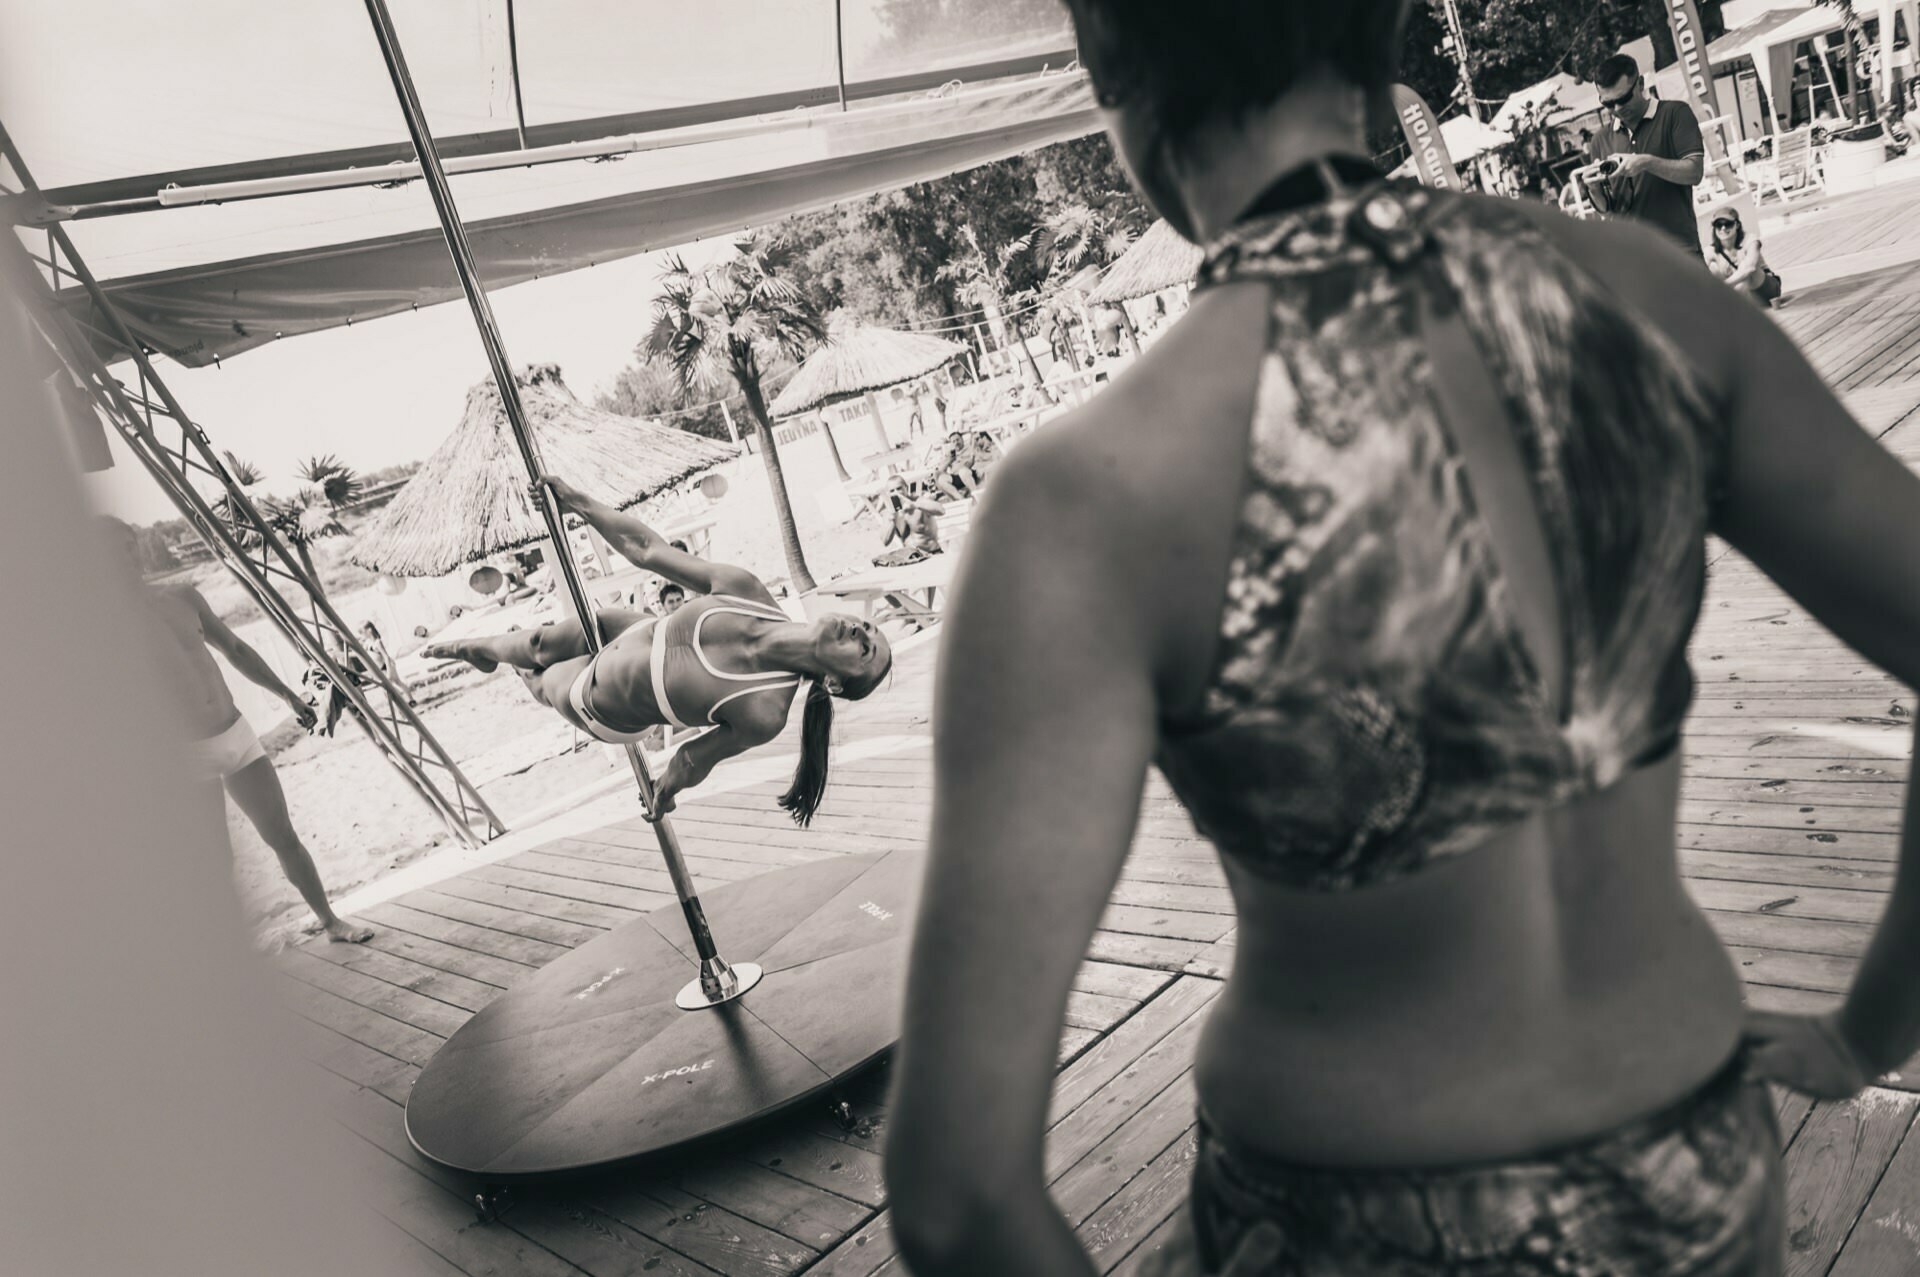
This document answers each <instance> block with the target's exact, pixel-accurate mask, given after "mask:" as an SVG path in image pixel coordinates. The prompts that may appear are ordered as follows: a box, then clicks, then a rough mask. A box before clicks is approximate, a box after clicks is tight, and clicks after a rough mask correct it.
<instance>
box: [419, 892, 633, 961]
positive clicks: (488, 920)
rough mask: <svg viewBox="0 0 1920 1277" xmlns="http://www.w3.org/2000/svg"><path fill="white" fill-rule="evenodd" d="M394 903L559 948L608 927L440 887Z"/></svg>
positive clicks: (594, 934) (591, 935) (595, 934)
mask: <svg viewBox="0 0 1920 1277" xmlns="http://www.w3.org/2000/svg"><path fill="white" fill-rule="evenodd" d="M394 903H395V904H398V905H402V906H404V907H405V908H408V909H411V910H413V911H414V912H415V913H426V914H432V915H433V916H435V917H439V918H445V919H447V920H448V921H450V922H464V923H468V924H471V925H473V926H476V927H485V928H486V929H487V930H489V931H498V932H500V933H501V934H502V935H509V936H519V937H521V938H523V939H527V940H536V941H540V942H541V943H544V944H550V945H553V946H554V947H555V948H558V949H573V948H577V947H578V946H580V945H582V944H585V943H586V942H587V941H589V940H591V939H593V938H594V937H595V936H597V935H600V934H601V933H602V932H603V931H604V930H605V928H602V927H590V926H587V925H586V924H584V923H577V922H562V921H561V920H559V919H557V918H542V917H540V916H538V915H536V914H530V913H522V912H520V911H519V910H517V909H506V908H502V907H500V906H499V905H491V904H485V903H483V902H481V901H478V900H467V899H464V898H462V897H460V896H449V895H447V894H445V893H444V892H441V891H438V890H421V891H410V892H408V893H407V894H406V895H404V896H401V897H400V898H399V899H398V900H396V901H395V902H394Z"/></svg>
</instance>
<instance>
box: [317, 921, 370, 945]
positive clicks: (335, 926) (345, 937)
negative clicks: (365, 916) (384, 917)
mask: <svg viewBox="0 0 1920 1277" xmlns="http://www.w3.org/2000/svg"><path fill="white" fill-rule="evenodd" d="M320 930H322V931H324V932H326V933H327V939H328V940H330V941H332V942H333V943H334V944H365V943H366V942H367V941H369V940H371V939H373V928H372V927H362V926H359V925H357V924H355V923H351V922H348V921H347V920H346V919H345V918H335V919H334V920H333V921H332V922H329V923H327V924H325V925H324V926H322V927H321V928H320Z"/></svg>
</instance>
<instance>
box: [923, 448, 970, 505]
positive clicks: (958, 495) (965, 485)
mask: <svg viewBox="0 0 1920 1277" xmlns="http://www.w3.org/2000/svg"><path fill="white" fill-rule="evenodd" d="M965 438H966V436H964V435H948V436H947V441H946V444H945V445H944V450H943V452H942V453H941V455H940V459H939V460H938V461H936V462H935V463H934V471H933V476H932V478H931V479H930V480H929V482H930V483H931V484H932V486H933V489H934V491H936V492H938V493H939V494H940V495H941V496H943V497H946V498H947V499H948V500H949V501H964V500H965V499H966V498H968V497H971V496H974V495H977V494H978V492H979V491H980V481H979V480H978V479H975V478H974V477H973V467H972V466H971V465H968V464H967V463H966V462H964V461H962V460H960V449H961V447H962V444H963V441H964V440H965Z"/></svg>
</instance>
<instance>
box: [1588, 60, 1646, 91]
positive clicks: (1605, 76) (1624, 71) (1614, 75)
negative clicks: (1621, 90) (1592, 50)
mask: <svg viewBox="0 0 1920 1277" xmlns="http://www.w3.org/2000/svg"><path fill="white" fill-rule="evenodd" d="M1639 74H1640V64H1639V63H1638V62H1636V61H1634V60H1633V55H1632V54H1631V53H1616V54H1614V55H1613V56H1612V57H1610V58H1608V59H1607V60H1606V61H1605V62H1602V63H1601V64H1600V65H1599V66H1598V67H1596V68H1595V69H1594V72H1593V82H1594V84H1595V85H1597V86H1598V87H1600V88H1603V89H1604V88H1606V87H1607V86H1608V85H1609V84H1618V83H1620V81H1622V80H1631V79H1633V78H1634V77H1636V76H1638V75H1639Z"/></svg>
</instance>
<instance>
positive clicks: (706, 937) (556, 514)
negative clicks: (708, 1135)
mask: <svg viewBox="0 0 1920 1277" xmlns="http://www.w3.org/2000/svg"><path fill="white" fill-rule="evenodd" d="M367 16H368V17H370V18H372V19H373V33H374V35H375V36H376V37H377V38H378V39H379V41H380V53H381V56H383V57H384V58H386V60H387V74H388V76H390V77H391V78H392V80H393V91H394V94H395V96H397V97H398V98H399V99H400V111H401V114H403V115H405V116H406V119H407V133H408V135H409V136H411V137H412V139H413V149H414V151H415V153H416V154H417V155H418V156H419V160H420V170H421V174H422V176H423V177H424V178H425V179H426V183H427V189H428V190H429V191H430V192H432V194H433V207H434V211H435V212H437V213H438V214H439V216H440V230H441V232H442V233H443V234H444V235H445V236H446V240H447V252H448V253H449V254H451V255H452V257H453V268H454V270H455V271H456V272H457V273H458V274H459V276H460V288H461V291H463V292H464V293H466V295H467V305H468V306H469V307H471V308H472V310H473V323H474V326H475V327H476V328H478V329H479V330H480V344H481V345H483V346H485V347H486V349H487V363H488V364H489V365H491V366H492V368H493V380H494V383H495V384H496V385H498V386H499V387H500V402H501V404H502V405H503V406H504V407H505V408H506V410H507V422H508V424H509V425H511V426H512V427H513V440H514V443H515V444H517V445H518V446H519V449H520V460H521V461H522V462H523V463H525V465H526V467H527V475H528V477H529V478H531V479H538V478H539V476H540V475H542V474H544V473H545V468H544V467H543V466H542V465H541V464H540V454H539V451H538V449H537V448H536V447H535V445H534V440H533V433H532V432H531V431H530V430H528V429H527V414H526V409H525V408H524V407H523V406H522V405H521V403H520V386H519V384H518V383H517V382H515V381H514V379H513V367H512V365H511V364H509V363H508V362H507V352H506V347H505V345H504V344H503V343H502V341H501V340H500V326H499V325H498V324H497V323H496V322H495V321H494V318H493V307H492V305H491V304H490V303H489V302H488V301H487V291H486V289H485V288H483V287H482V286H481V284H480V273H479V271H477V270H476V269H474V264H473V250H472V249H471V248H470V247H469V246H468V244H467V230H466V227H465V226H464V225H463V224H462V223H461V221H460V213H459V211H458V210H457V209H455V208H454V206H453V192H452V191H451V190H450V189H449V188H448V186H447V174H446V170H445V169H443V168H442V167H441V166H440V155H439V152H438V151H436V150H435V149H434V145H433V135H432V134H431V133H429V132H428V131H427V117H426V114H425V112H423V111H422V110H421V109H420V98H419V95H418V94H416V93H415V92H414V88H413V77H412V75H411V74H409V73H408V71H407V60H406V57H405V56H404V55H403V54H402V53H401V52H400V40H399V38H398V37H397V36H396V35H395V34H394V30H393V19H392V17H391V16H390V15H389V14H388V12H387V5H386V0H367ZM540 495H541V497H542V500H541V502H540V513H541V515H542V517H544V518H545V519H546V522H547V535H548V536H550V537H551V538H552V539H553V546H554V558H555V560H556V561H558V563H559V565H560V574H561V576H562V577H564V578H565V579H566V583H567V594H568V597H570V598H571V599H572V600H573V610H574V612H575V613H577V614H578V615H579V617H580V629H581V632H582V633H583V634H584V635H585V636H586V640H587V650H588V651H589V652H591V653H593V654H595V655H598V654H599V652H600V649H601V647H602V646H604V644H603V642H602V639H601V634H600V621H599V618H598V617H597V616H595V615H594V611H593V605H592V603H591V602H590V601H589V600H588V599H587V591H586V586H585V585H584V584H583V583H582V582H581V579H580V568H579V565H578V564H576V563H574V561H573V553H572V551H571V550H570V549H568V545H567V532H566V527H565V526H564V522H563V520H562V518H561V511H560V502H559V499H558V498H557V497H555V496H554V494H553V489H552V488H550V487H548V486H546V485H544V484H542V485H541V488H540ZM626 749H627V761H628V762H629V763H631V764H632V765H633V778H634V780H635V781H636V782H637V783H638V784H639V786H640V801H641V802H642V803H644V804H645V805H646V808H647V812H648V814H649V816H652V817H653V831H654V834H655V835H656V836H657V837H658V838H659V840H660V854H661V856H663V857H664V858H665V859H666V862H667V874H668V876H669V877H671V878H672V879H673V891H674V894H675V895H677V896H679V897H680V909H681V912H682V913H684V914H685V915H686V919H687V927H688V929H689V930H691V931H692V932H693V947H694V950H695V952H697V953H698V954H699V957H700V977H699V979H697V980H694V981H692V982H690V983H689V984H688V985H687V987H686V988H684V989H682V990H681V991H680V994H679V997H678V998H677V999H676V1002H677V1003H678V1005H679V1006H680V1008H681V1009H682V1010H686V1011H693V1010H698V1009H700V1008H702V1007H710V1006H718V1005H720V1004H721V1003H723V1002H729V1001H731V1000H733V999H734V998H737V997H739V996H740V995H741V994H743V993H745V992H746V991H747V990H748V989H750V988H752V987H753V986H754V985H755V984H756V983H758V982H759V979H760V975H761V971H760V968H759V967H758V966H755V965H754V964H752V963H748V962H743V963H741V964H740V965H739V966H738V967H731V966H729V965H727V962H726V960H725V959H724V958H722V957H721V956H720V951H719V949H718V948H716V947H715V945H714V943H713V932H712V930H711V929H710V928H709V927H708V926H707V914H706V911H705V910H704V909H702V908H701V907H700V896H699V894H698V893H697V892H695V891H694V889H693V878H692V877H691V876H690V875H689V874H688V873H687V862H686V857H685V856H683V855H682V854H681V852H680V839H679V837H678V836H677V835H675V833H674V832H673V826H672V825H670V824H668V823H667V820H666V817H664V816H655V815H654V812H655V804H656V802H657V799H656V797H655V792H656V791H655V789H654V784H653V777H652V776H650V775H648V774H647V763H646V760H645V759H644V758H642V757H641V756H640V748H639V746H637V745H633V744H629V745H628V746H627V747H626Z"/></svg>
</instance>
